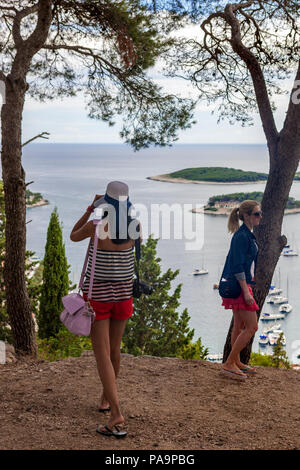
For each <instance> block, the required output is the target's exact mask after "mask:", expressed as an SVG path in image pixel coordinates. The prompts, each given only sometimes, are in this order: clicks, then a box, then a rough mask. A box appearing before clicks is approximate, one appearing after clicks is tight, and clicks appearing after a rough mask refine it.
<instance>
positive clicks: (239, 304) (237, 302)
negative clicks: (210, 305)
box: [222, 284, 259, 311]
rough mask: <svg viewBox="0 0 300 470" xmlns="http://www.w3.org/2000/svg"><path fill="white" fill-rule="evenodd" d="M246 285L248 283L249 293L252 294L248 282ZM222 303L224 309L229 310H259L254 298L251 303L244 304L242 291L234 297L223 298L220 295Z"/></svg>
mask: <svg viewBox="0 0 300 470" xmlns="http://www.w3.org/2000/svg"><path fill="white" fill-rule="evenodd" d="M247 285H248V289H249V292H250V294H251V295H252V296H253V292H252V288H251V286H250V284H247ZM222 305H223V307H225V309H231V310H248V311H249V310H250V311H252V310H253V311H256V310H259V306H258V305H257V303H256V302H255V300H254V303H253V304H252V305H248V304H246V302H245V300H244V295H243V292H241V294H240V295H239V297H237V298H236V299H225V298H224V297H222Z"/></svg>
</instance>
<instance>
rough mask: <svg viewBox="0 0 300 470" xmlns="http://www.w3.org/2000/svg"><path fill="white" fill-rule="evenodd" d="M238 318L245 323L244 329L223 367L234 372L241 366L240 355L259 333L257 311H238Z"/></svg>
mask: <svg viewBox="0 0 300 470" xmlns="http://www.w3.org/2000/svg"><path fill="white" fill-rule="evenodd" d="M236 316H237V317H238V321H240V322H243V323H244V328H243V330H242V331H241V332H240V334H239V335H238V336H237V338H236V340H235V342H234V344H233V345H232V349H231V352H230V354H229V356H228V358H227V360H226V362H224V364H223V367H224V369H227V370H233V368H236V366H238V365H240V364H241V362H240V359H239V355H240V352H241V351H242V349H244V347H245V346H246V345H247V344H248V342H249V340H250V339H251V338H252V336H253V335H254V334H255V332H256V331H257V328H258V327H257V316H256V312H255V311H245V310H238V311H236Z"/></svg>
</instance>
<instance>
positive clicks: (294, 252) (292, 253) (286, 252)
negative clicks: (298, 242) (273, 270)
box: [282, 234, 298, 257]
mask: <svg viewBox="0 0 300 470" xmlns="http://www.w3.org/2000/svg"><path fill="white" fill-rule="evenodd" d="M294 238H295V236H294V234H293V244H294ZM282 254H283V256H286V257H288V256H298V250H293V249H292V248H291V247H290V245H288V248H286V247H284V249H283V253H282Z"/></svg>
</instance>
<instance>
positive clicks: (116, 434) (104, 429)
mask: <svg viewBox="0 0 300 470" xmlns="http://www.w3.org/2000/svg"><path fill="white" fill-rule="evenodd" d="M113 427H114V428H115V431H114V430H113V429H110V428H109V427H108V426H106V424H105V425H104V426H100V424H99V425H98V426H97V429H96V432H98V433H99V434H102V435H103V436H114V437H116V438H117V439H120V438H122V437H125V436H126V435H127V432H126V431H120V428H118V426H117V425H116V424H115V425H114V426H113Z"/></svg>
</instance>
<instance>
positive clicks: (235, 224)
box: [227, 200, 259, 233]
mask: <svg viewBox="0 0 300 470" xmlns="http://www.w3.org/2000/svg"><path fill="white" fill-rule="evenodd" d="M257 206H259V203H258V202H257V201H252V200H247V201H243V202H242V203H241V204H240V206H239V207H235V208H234V209H232V211H231V212H230V214H229V218H228V223H227V228H228V232H230V233H235V232H236V231H237V230H238V229H239V228H240V223H239V221H240V220H241V221H242V222H244V214H245V213H246V214H249V215H250V214H251V212H252V211H253V209H254V207H257Z"/></svg>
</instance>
